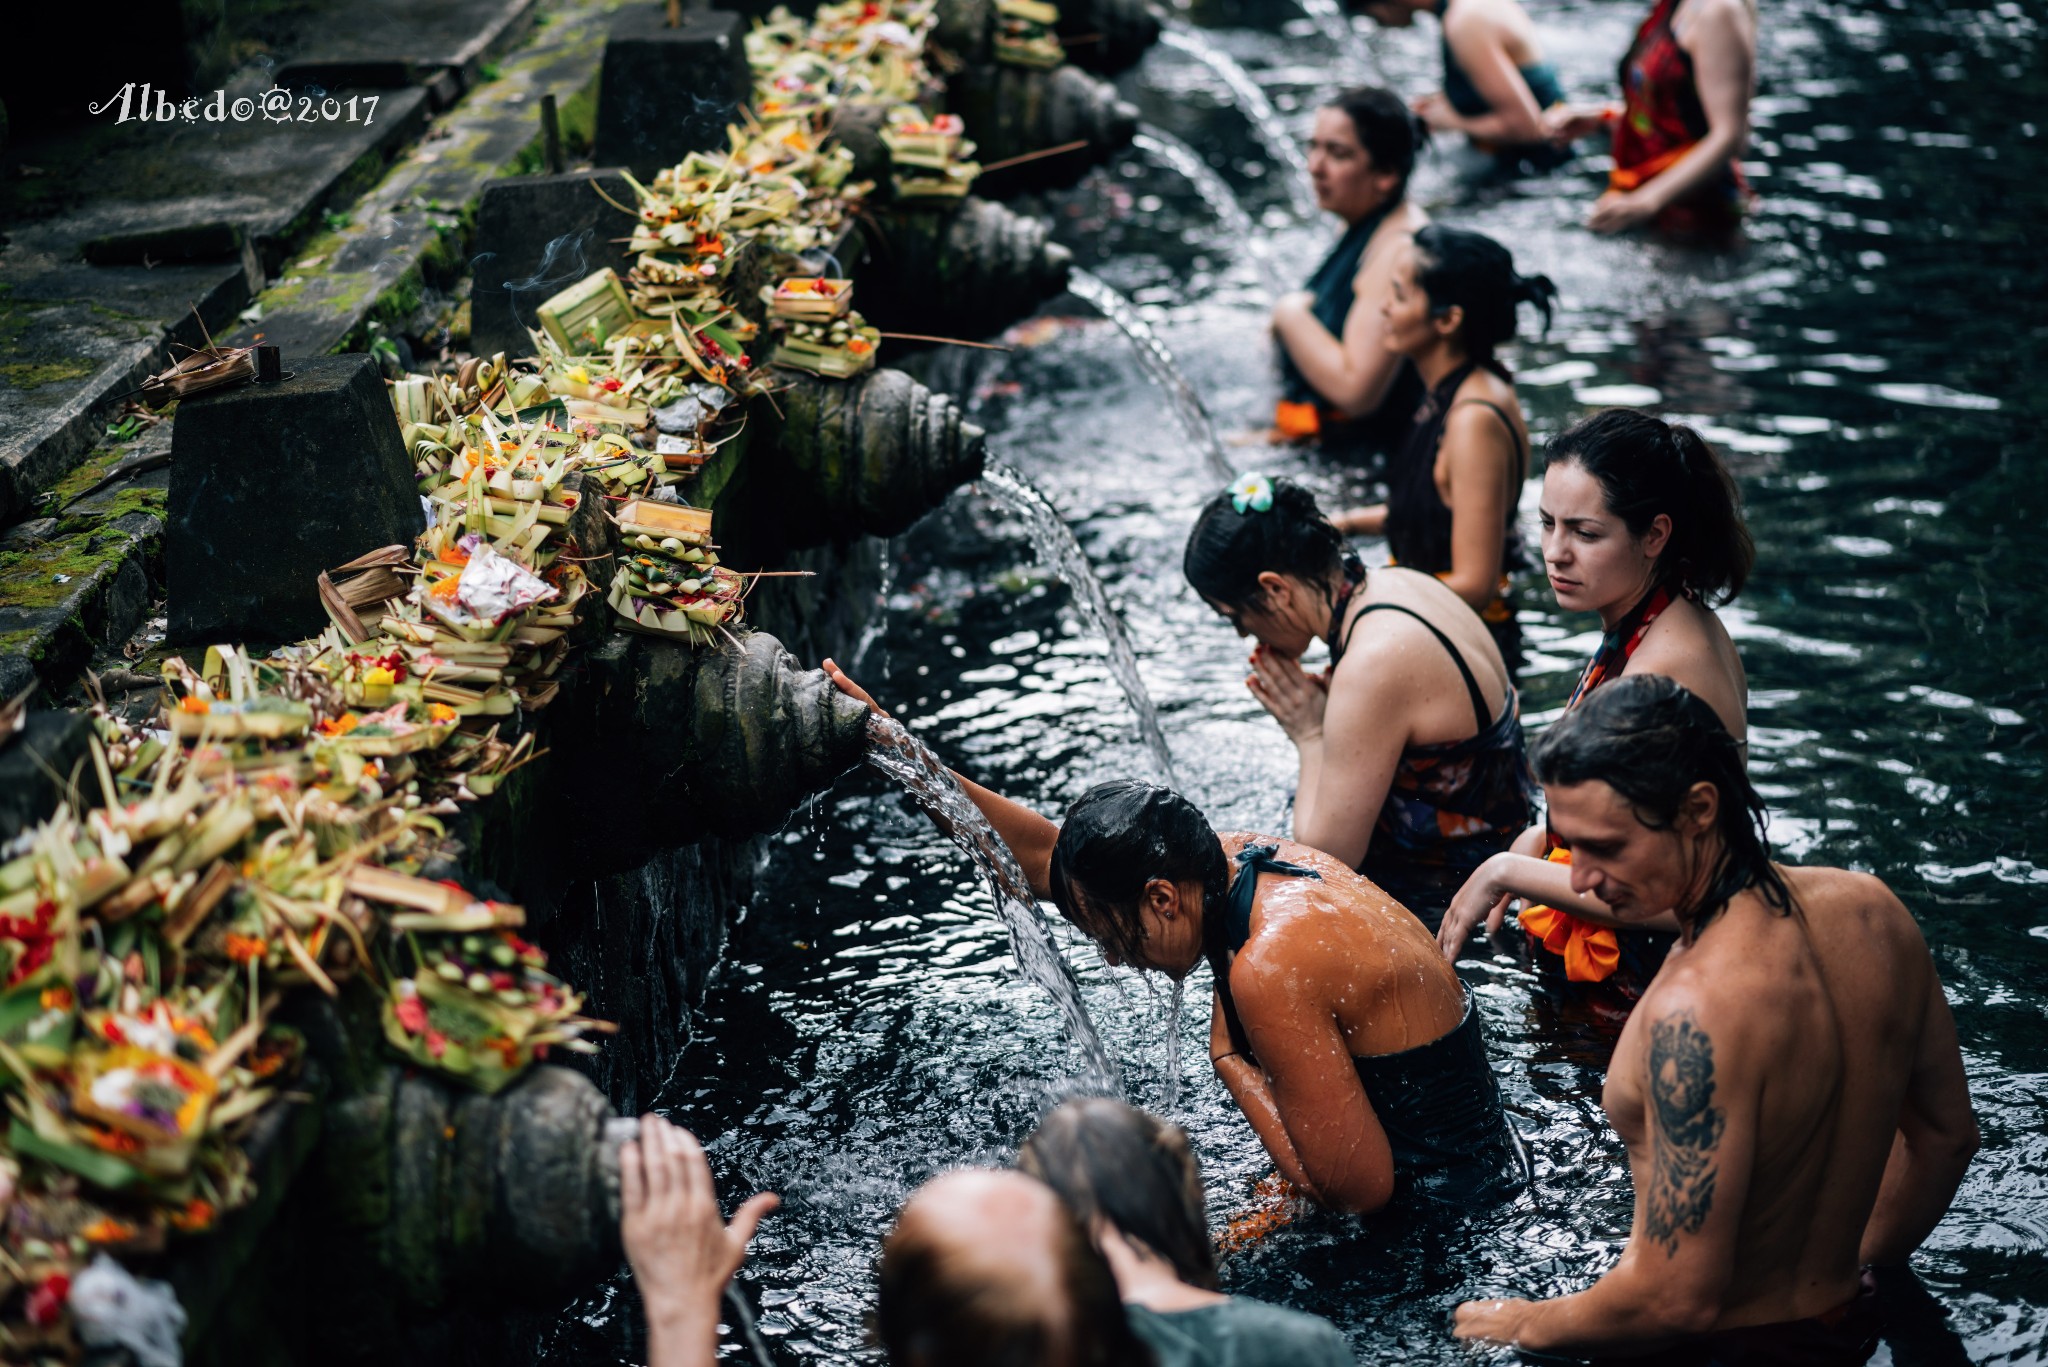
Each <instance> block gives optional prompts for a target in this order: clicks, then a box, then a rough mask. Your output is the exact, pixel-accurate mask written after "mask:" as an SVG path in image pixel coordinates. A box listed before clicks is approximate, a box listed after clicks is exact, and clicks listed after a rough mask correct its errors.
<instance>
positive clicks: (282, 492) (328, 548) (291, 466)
mask: <svg viewBox="0 0 2048 1367" xmlns="http://www.w3.org/2000/svg"><path fill="white" fill-rule="evenodd" d="M286 369H287V372H288V376H287V378H286V379H285V380H283V381H282V382H281V383H278V384H248V385H243V386H241V387H239V388H236V389H227V390H220V391H217V392H215V393H212V394H202V395H199V396H197V397H195V398H190V399H186V400H184V401H182V402H181V403H180V404H179V405H178V421H177V423H176V424H175V426H174V428H173V432H172V437H171V489H170V499H169V506H168V510H167V513H166V517H165V528H164V573H165V580H166V595H167V597H168V598H169V600H170V604H169V618H170V639H171V640H173V641H177V642H191V643H195V644H203V643H206V642H212V641H250V642H276V641H292V640H297V639H299V638H300V637H303V636H310V635H312V634H314V633H315V632H318V631H319V630H320V629H321V628H322V627H324V626H325V625H326V624H327V616H326V614H325V613H324V612H323V611H322V610H321V607H320V597H319V591H318V589H317V587H316V580H317V578H318V576H319V574H320V571H322V570H324V569H327V568H329V567H330V566H333V565H339V564H342V563H344V562H345V561H349V560H353V559H354V558H355V557H357V556H359V555H361V554H363V552H365V551H370V550H375V549H376V548H377V547H379V546H388V545H391V544H393V543H394V542H397V543H410V542H411V541H412V539H413V538H414V537H416V536H418V535H419V534H420V532H421V531H422V530H424V528H425V526H426V520H425V516H424V514H423V513H422V512H421V511H420V499H419V492H418V489H417V488H416V486H415V484H414V479H413V469H412V461H411V460H410V459H408V458H407V456H406V452H405V445H404V443H403V442H402V441H401V440H400V438H399V429H398V418H397V415H396V414H395V413H393V411H392V408H391V400H390V399H389V398H388V397H387V396H386V395H385V392H384V382H383V380H381V379H380V378H379V377H378V372H377V364H376V362H375V361H374V360H372V359H371V358H370V357H368V356H364V355H350V356H322V357H318V358H316V359H308V360H298V361H290V362H287V364H286Z"/></svg>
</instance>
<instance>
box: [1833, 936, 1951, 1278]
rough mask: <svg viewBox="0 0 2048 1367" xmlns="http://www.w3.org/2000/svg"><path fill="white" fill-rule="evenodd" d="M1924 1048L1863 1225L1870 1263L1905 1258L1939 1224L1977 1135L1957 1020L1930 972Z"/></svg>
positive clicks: (1865, 1254)
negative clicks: (1895, 1135) (1868, 1216)
mask: <svg viewBox="0 0 2048 1367" xmlns="http://www.w3.org/2000/svg"><path fill="white" fill-rule="evenodd" d="M1927 976H1928V994H1929V995H1928V1002H1927V1011H1926V1015H1925V1017H1924V1018H1923V1020H1922V1022H1921V1026H1920V1050H1919V1053H1918V1054H1917V1055H1916V1056H1915V1058H1914V1060H1913V1077H1912V1081H1911V1082H1910V1083H1909V1084H1908V1085H1907V1091H1906V1102H1905V1105H1904V1106H1903V1107H1901V1108H1900V1111H1899V1133H1898V1136H1897V1138H1895V1139H1894V1140H1893V1141H1892V1156H1891V1159H1890V1161H1889V1162H1887V1163H1886V1164H1885V1169H1884V1183H1883V1185H1881V1186H1880V1187H1879V1188H1878V1192H1877V1205H1876V1207H1875V1208H1874V1209H1873V1210H1872V1211H1871V1212H1870V1221H1869V1223H1868V1224H1866V1225H1865V1226H1864V1227H1863V1253H1862V1261H1863V1263H1864V1264H1865V1265H1866V1266H1869V1265H1878V1266H1884V1265H1889V1264H1894V1263H1903V1262H1905V1261H1906V1259H1907V1258H1909V1257H1910V1256H1912V1253H1913V1250H1914V1249H1916V1248H1918V1247H1920V1245H1921V1243H1922V1241H1924V1240H1925V1239H1926V1238H1927V1236H1928V1235H1929V1234H1930V1233H1932V1232H1933V1230H1934V1227H1935V1226H1936V1225H1937V1224H1939V1223H1941V1217H1942V1216H1943V1215H1944V1214H1946V1213H1947V1212H1948V1206H1949V1202H1950V1201H1952V1200H1954V1199H1955V1194H1956V1188H1957V1187H1959V1186H1961V1185H1962V1181H1963V1174H1964V1173H1965V1172H1966V1171H1968V1170H1969V1166H1970V1159H1971V1158H1972V1157H1973V1156H1974V1155H1975V1154H1976V1152H1977V1145H1978V1142H1979V1139H1980V1136H1979V1134H1978V1130H1977V1116H1976V1112H1975V1111H1973V1110H1972V1109H1971V1107H1970V1080H1969V1078H1968V1077H1966V1076H1965V1075H1964V1073H1963V1055H1962V1048H1961V1046H1960V1045H1959V1044H1958V1043H1957V1041H1956V1021H1955V1017H1954V1015H1952V1014H1951V1013H1950V1011H1949V1009H1948V998H1946V997H1945V996H1943V995H1942V991H1941V981H1940V979H1938V978H1936V977H1935V976H1934V975H1933V974H1932V973H1929V974H1928V975H1927Z"/></svg>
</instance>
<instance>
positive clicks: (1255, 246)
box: [1131, 125, 1285, 295]
mask: <svg viewBox="0 0 2048 1367" xmlns="http://www.w3.org/2000/svg"><path fill="white" fill-rule="evenodd" d="M1131 145H1132V146H1133V147H1135V148H1137V149H1138V150H1139V151H1140V152H1143V153H1145V154H1146V155H1148V156H1151V157H1155V158H1157V159H1158V160H1159V161H1160V162H1162V163H1164V164H1165V165H1167V166H1170V167H1172V168H1173V169H1174V170H1175V171H1177V172H1179V173H1180V174H1181V175H1183V176H1185V177H1186V178H1187V182H1188V185H1189V186H1190V187H1191V188H1192V189H1193V190H1194V192H1195V193H1196V194H1198V195H1200V196H1201V197H1202V203H1203V204H1205V205H1207V206H1208V208H1209V211H1210V212H1211V213H1213V214H1215V215H1216V221H1217V222H1218V224H1220V225H1221V226H1222V228H1223V233H1224V245H1225V249H1226V251H1227V252H1228V253H1229V254H1230V255H1233V256H1234V255H1235V254H1236V253H1238V252H1243V253H1244V254H1245V255H1246V256H1247V257H1249V258H1250V259H1251V261H1252V264H1253V265H1254V266H1255V267H1256V268H1257V270H1258V273H1259V279H1260V280H1261V281H1262V282H1263V283H1264V284H1265V287H1266V291H1267V293H1269V294H1276V295H1277V294H1278V293H1279V292H1280V291H1281V290H1282V289H1283V288H1285V286H1284V284H1283V283H1282V280H1281V277H1280V273H1279V267H1278V265H1277V263H1275V262H1274V260H1273V252H1272V248H1271V244H1270V243H1269V242H1268V241H1267V238H1266V235H1265V234H1264V233H1262V232H1260V231H1259V229H1258V225H1257V224H1255V223H1253V222H1252V215H1251V211H1250V210H1249V209H1247V208H1245V207H1244V201H1243V200H1240V199H1239V198H1238V197H1237V191H1235V190H1233V189H1231V188H1230V182H1229V181H1227V180H1225V179H1224V178H1223V177H1222V176H1220V175H1218V174H1217V173H1216V168H1214V167H1213V166H1211V165H1209V163H1208V162H1207V161H1205V160H1203V158H1202V154H1201V153H1200V152H1197V151H1196V150H1195V149H1194V148H1192V147H1190V146H1188V145H1187V144H1186V143H1184V142H1182V141H1181V140H1180V139H1179V138H1176V137H1175V136H1174V135H1173V134H1171V133H1169V132H1167V131H1166V130H1165V129H1163V128H1153V127H1151V126H1149V125H1148V126H1146V127H1144V128H1140V129H1139V130H1138V136H1137V137H1135V138H1133V139H1132V140H1131Z"/></svg>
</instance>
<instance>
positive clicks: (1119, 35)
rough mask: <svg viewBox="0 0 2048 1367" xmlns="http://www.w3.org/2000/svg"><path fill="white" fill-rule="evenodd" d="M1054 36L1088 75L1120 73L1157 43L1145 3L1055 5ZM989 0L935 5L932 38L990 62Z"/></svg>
mask: <svg viewBox="0 0 2048 1367" xmlns="http://www.w3.org/2000/svg"><path fill="white" fill-rule="evenodd" d="M1059 9H1060V21H1059V27H1058V30H1057V32H1058V34H1059V37H1060V41H1061V44H1062V45H1063V46H1064V47H1065V48H1066V52H1067V60H1068V61H1069V62H1072V63H1074V64H1075V65H1076V66H1081V67H1086V68H1087V69H1088V70H1090V71H1121V70H1123V69H1124V68H1125V67H1127V66H1129V65H1131V64H1132V63H1133V62H1135V61H1137V60H1138V59H1139V58H1140V57H1142V56H1144V55H1145V49H1147V48H1149V47H1150V46H1152V44H1153V43H1155V42H1157V41H1158V40H1159V20H1158V18H1157V16H1156V15H1154V14H1153V12H1152V9H1151V7H1150V5H1149V4H1147V0H1060V6H1059ZM995 13H996V7H995V3H994V0H939V5H938V10H937V17H938V28H937V30H936V31H935V33H934V35H933V36H934V37H935V38H936V39H937V40H938V43H939V45H940V46H941V47H943V48H944V49H945V50H946V51H947V52H950V53H952V54H954V55H955V56H958V57H960V58H961V59H962V60H964V61H967V62H971V63H978V62H986V61H989V60H992V58H993V55H994V54H993V36H994V26H995Z"/></svg>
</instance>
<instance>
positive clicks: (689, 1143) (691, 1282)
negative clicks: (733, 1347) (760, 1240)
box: [619, 1115, 781, 1367]
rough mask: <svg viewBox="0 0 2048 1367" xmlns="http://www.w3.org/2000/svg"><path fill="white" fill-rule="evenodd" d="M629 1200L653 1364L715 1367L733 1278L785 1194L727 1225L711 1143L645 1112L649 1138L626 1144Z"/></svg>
mask: <svg viewBox="0 0 2048 1367" xmlns="http://www.w3.org/2000/svg"><path fill="white" fill-rule="evenodd" d="M619 1197H620V1206H621V1209H622V1215H621V1218H620V1221H619V1236H620V1239H621V1241H622V1242H623V1243H624V1244H625V1246H626V1261H627V1262H629V1263H631V1264H632V1267H633V1281H634V1283H635V1285H637V1286H638V1287H639V1289H640V1298H641V1300H642V1301H643V1302H644V1303H645V1304H646V1307H647V1331H648V1364H649V1367H709V1364H710V1363H711V1362H712V1360H713V1359H714V1358H715V1357H716V1356H717V1353H718V1303H719V1299H720V1297H722V1296H723V1295H724V1294H725V1284H726V1283H727V1282H729V1281H731V1280H732V1276H733V1273H735V1272H737V1271H739V1268H740V1264H741V1263H742V1262H744V1261H745V1260H746V1256H747V1243H748V1241H749V1240H751V1239H752V1238H753V1237H754V1230H755V1228H756V1227H757V1226H759V1225H760V1223H761V1217H762V1216H764V1215H766V1214H767V1213H768V1212H769V1211H771V1210H774V1209H775V1208H776V1206H778V1205H780V1204H781V1198H780V1197H778V1196H776V1195H774V1194H773V1193H772V1192H763V1193H761V1194H760V1195H758V1196H755V1197H752V1198H750V1199H749V1200H748V1201H747V1202H746V1203H745V1204H744V1205H742V1206H741V1207H740V1208H739V1210H738V1211H737V1212H735V1213H734V1215H733V1217H732V1223H731V1224H730V1225H728V1224H726V1223H725V1221H724V1219H722V1218H721V1217H720V1215H719V1213H718V1195H717V1193H716V1192H715V1191H714V1190H713V1189H712V1185H711V1165H710V1164H709V1163H708V1162H706V1161H705V1158H704V1150H703V1148H702V1146H700V1145H699V1144H698V1143H697V1140H696V1138H695V1137H694V1136H692V1135H691V1134H690V1132H689V1131H688V1130H685V1129H682V1128H680V1127H678V1126H675V1125H671V1124H669V1123H668V1121H666V1120H663V1119H662V1118H661V1117H660V1116H658V1115H647V1116H642V1117H641V1118H640V1137H639V1138H638V1139H635V1140H629V1141H627V1142H626V1143H625V1144H622V1145H621V1146H620V1147H619Z"/></svg>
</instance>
